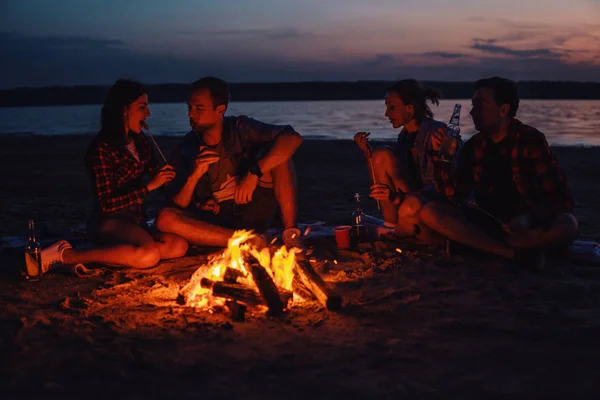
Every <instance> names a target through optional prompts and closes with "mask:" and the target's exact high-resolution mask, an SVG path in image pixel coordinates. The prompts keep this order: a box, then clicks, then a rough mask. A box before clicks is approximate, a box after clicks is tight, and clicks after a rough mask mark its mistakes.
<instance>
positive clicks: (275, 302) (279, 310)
mask: <svg viewBox="0 0 600 400" xmlns="http://www.w3.org/2000/svg"><path fill="white" fill-rule="evenodd" d="M246 262H247V264H248V267H249V269H250V274H252V280H253V281H254V284H255V285H256V287H257V288H258V291H259V292H260V294H261V296H262V297H263V299H264V300H265V303H266V305H267V307H268V308H269V312H270V313H271V315H274V316H280V315H281V314H283V308H284V304H283V301H281V297H280V295H279V290H278V289H277V286H276V285H275V282H273V279H272V278H271V275H269V273H268V272H267V270H266V269H265V268H264V267H263V266H262V265H260V263H259V262H258V260H257V259H256V258H254V257H253V256H252V255H250V254H247V256H246Z"/></svg>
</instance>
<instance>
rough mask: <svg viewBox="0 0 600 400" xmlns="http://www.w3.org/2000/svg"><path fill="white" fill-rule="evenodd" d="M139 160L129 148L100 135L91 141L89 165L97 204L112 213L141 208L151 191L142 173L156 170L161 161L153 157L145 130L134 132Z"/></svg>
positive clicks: (104, 210)
mask: <svg viewBox="0 0 600 400" xmlns="http://www.w3.org/2000/svg"><path fill="white" fill-rule="evenodd" d="M133 137H134V140H135V145H136V149H137V151H138V155H139V159H140V161H139V162H138V161H137V160H136V159H135V157H134V156H133V154H131V153H130V152H129V150H127V149H126V148H118V147H116V146H115V145H113V144H110V143H108V142H106V141H104V140H102V139H101V138H99V137H98V136H97V137H96V139H95V140H94V141H93V142H92V144H91V145H90V148H89V150H88V157H87V168H88V174H89V176H90V180H91V182H92V187H93V190H94V193H95V200H96V205H97V208H98V209H99V210H100V212H102V213H111V212H115V211H119V210H123V209H125V208H129V209H135V210H137V211H139V212H141V211H142V202H143V200H144V197H145V196H146V194H147V193H148V189H147V188H146V183H145V182H144V179H143V175H144V173H145V172H148V173H150V174H153V173H154V172H155V171H156V170H157V169H158V164H157V162H156V161H155V160H154V158H153V157H152V147H151V146H150V143H149V142H148V138H147V137H146V136H145V135H144V134H139V135H138V134H135V136H133Z"/></svg>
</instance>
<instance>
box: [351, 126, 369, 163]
mask: <svg viewBox="0 0 600 400" xmlns="http://www.w3.org/2000/svg"><path fill="white" fill-rule="evenodd" d="M369 135H371V132H358V133H357V134H356V135H354V141H355V142H356V144H358V147H359V148H360V149H361V150H362V152H363V153H364V154H365V156H367V157H369V158H370V157H371V155H372V154H373V149H372V148H371V145H370V144H369Z"/></svg>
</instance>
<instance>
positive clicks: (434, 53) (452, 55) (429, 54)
mask: <svg viewBox="0 0 600 400" xmlns="http://www.w3.org/2000/svg"><path fill="white" fill-rule="evenodd" d="M420 55H421V56H425V57H440V58H449V59H456V58H463V57H468V55H467V54H465V53H452V52H447V51H428V52H425V53H421V54H420Z"/></svg>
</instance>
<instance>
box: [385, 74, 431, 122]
mask: <svg viewBox="0 0 600 400" xmlns="http://www.w3.org/2000/svg"><path fill="white" fill-rule="evenodd" d="M390 91H391V92H396V93H397V94H398V96H400V98H401V99H402V102H403V103H404V104H406V105H409V104H410V105H412V106H413V108H414V110H415V111H414V119H415V120H416V121H417V122H418V123H419V124H420V123H421V122H423V118H425V117H427V118H433V112H432V111H431V108H429V105H428V104H427V99H429V100H430V101H431V103H432V104H435V105H436V106H437V105H439V104H440V100H439V99H440V98H441V97H442V94H441V93H440V92H439V91H437V90H434V89H430V88H428V87H425V86H423V85H422V84H421V82H419V81H417V80H416V79H404V80H401V81H399V82H396V83H395V84H394V85H393V86H392V87H390V88H389V89H388V92H390Z"/></svg>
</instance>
